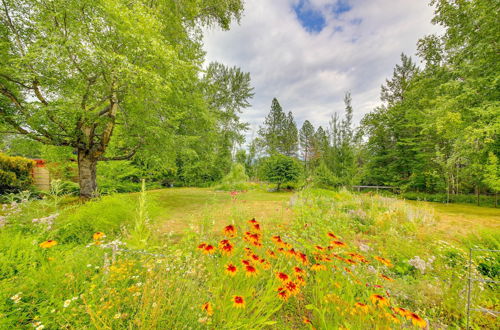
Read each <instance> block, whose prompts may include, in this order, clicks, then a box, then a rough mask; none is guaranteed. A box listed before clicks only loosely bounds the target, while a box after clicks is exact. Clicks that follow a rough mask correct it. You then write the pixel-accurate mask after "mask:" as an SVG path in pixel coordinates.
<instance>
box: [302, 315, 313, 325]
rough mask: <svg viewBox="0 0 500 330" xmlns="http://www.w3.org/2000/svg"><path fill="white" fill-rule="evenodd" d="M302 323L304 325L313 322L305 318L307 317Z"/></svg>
mask: <svg viewBox="0 0 500 330" xmlns="http://www.w3.org/2000/svg"><path fill="white" fill-rule="evenodd" d="M302 322H303V323H304V324H312V322H311V320H309V319H308V318H307V317H305V316H304V317H303V318H302Z"/></svg>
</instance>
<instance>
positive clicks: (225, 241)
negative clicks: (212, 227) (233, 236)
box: [219, 239, 231, 248]
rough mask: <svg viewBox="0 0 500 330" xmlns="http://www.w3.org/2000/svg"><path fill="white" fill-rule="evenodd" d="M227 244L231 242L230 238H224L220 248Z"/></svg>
mask: <svg viewBox="0 0 500 330" xmlns="http://www.w3.org/2000/svg"><path fill="white" fill-rule="evenodd" d="M226 244H231V242H229V240H228V239H223V240H222V241H220V242H219V248H221V247H223V246H224V245H226Z"/></svg>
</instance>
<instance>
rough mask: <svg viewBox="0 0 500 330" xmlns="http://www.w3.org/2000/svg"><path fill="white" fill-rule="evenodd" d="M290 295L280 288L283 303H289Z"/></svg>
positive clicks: (279, 295)
mask: <svg viewBox="0 0 500 330" xmlns="http://www.w3.org/2000/svg"><path fill="white" fill-rule="evenodd" d="M289 297H290V295H289V294H288V292H287V291H286V290H285V289H284V288H278V298H280V299H281V300H283V301H287V300H288V298H289Z"/></svg>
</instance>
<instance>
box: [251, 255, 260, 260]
mask: <svg viewBox="0 0 500 330" xmlns="http://www.w3.org/2000/svg"><path fill="white" fill-rule="evenodd" d="M250 258H252V259H253V260H254V261H260V257H259V256H258V255H256V254H252V255H251V256H250Z"/></svg>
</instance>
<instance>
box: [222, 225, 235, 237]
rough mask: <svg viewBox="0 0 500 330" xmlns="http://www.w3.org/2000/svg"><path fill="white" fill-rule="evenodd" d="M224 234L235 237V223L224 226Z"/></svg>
mask: <svg viewBox="0 0 500 330" xmlns="http://www.w3.org/2000/svg"><path fill="white" fill-rule="evenodd" d="M223 232H224V235H226V236H228V237H235V236H236V228H235V227H234V226H233V225H229V226H226V227H224V231H223Z"/></svg>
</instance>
